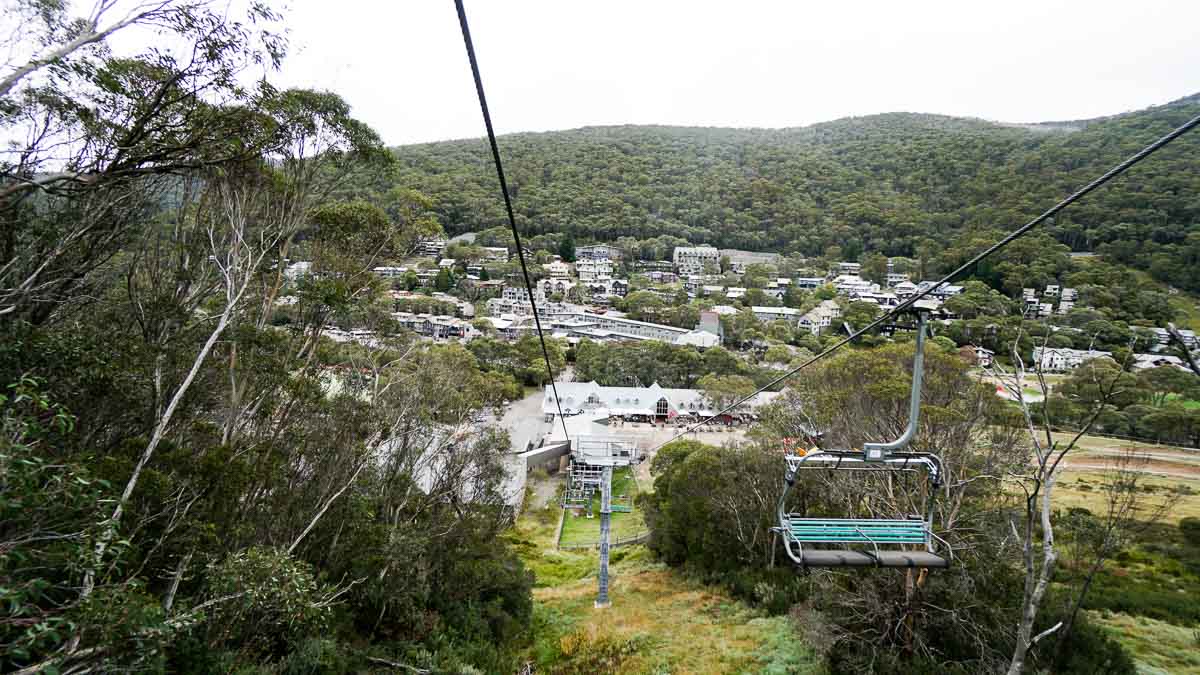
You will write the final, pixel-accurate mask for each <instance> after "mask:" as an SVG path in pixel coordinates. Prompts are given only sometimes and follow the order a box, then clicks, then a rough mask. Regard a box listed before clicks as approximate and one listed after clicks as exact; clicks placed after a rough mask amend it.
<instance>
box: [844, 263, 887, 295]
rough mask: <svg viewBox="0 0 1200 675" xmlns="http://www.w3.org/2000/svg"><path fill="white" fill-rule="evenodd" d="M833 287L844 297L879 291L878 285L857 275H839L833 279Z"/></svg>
mask: <svg viewBox="0 0 1200 675" xmlns="http://www.w3.org/2000/svg"><path fill="white" fill-rule="evenodd" d="M856 264H857V263H856ZM833 287H834V288H836V289H837V291H838V293H841V294H842V295H856V294H864V293H872V292H875V291H878V290H879V285H878V284H873V283H871V282H870V281H867V280H866V279H863V278H862V277H860V276H858V275H857V274H839V275H838V276H836V277H834V279H833Z"/></svg>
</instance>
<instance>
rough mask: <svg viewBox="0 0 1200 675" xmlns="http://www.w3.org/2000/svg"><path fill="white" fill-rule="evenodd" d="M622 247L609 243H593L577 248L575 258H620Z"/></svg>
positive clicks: (578, 259) (577, 259)
mask: <svg viewBox="0 0 1200 675" xmlns="http://www.w3.org/2000/svg"><path fill="white" fill-rule="evenodd" d="M620 259H621V249H619V248H617V247H616V246H609V245H608V244H592V245H591V246H579V247H577V248H576V249H575V260H576V261H580V260H620Z"/></svg>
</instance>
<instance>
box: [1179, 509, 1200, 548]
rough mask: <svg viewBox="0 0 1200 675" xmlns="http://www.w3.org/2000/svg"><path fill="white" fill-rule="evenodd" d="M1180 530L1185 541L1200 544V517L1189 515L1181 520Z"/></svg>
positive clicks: (1194, 544)
mask: <svg viewBox="0 0 1200 675" xmlns="http://www.w3.org/2000/svg"><path fill="white" fill-rule="evenodd" d="M1179 532H1180V534H1182V535H1183V539H1184V541H1186V542H1187V543H1189V544H1191V545H1192V546H1200V518H1193V517H1190V516H1189V517H1187V518H1184V519H1182V520H1180V521H1179Z"/></svg>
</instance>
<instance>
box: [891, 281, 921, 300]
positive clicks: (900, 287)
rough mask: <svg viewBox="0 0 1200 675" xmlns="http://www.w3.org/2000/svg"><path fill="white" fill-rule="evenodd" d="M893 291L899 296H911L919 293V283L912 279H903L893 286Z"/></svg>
mask: <svg viewBox="0 0 1200 675" xmlns="http://www.w3.org/2000/svg"><path fill="white" fill-rule="evenodd" d="M892 292H893V293H895V294H896V297H899V298H911V297H912V296H914V295H916V294H917V285H916V284H914V283H913V282H911V281H901V282H900V283H898V284H896V285H895V286H893V287H892Z"/></svg>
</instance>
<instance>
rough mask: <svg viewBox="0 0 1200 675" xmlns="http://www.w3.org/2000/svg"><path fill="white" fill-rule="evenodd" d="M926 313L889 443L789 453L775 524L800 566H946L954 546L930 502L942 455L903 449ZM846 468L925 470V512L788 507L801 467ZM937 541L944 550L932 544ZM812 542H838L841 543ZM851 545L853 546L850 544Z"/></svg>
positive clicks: (920, 318)
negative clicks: (855, 513) (902, 411)
mask: <svg viewBox="0 0 1200 675" xmlns="http://www.w3.org/2000/svg"><path fill="white" fill-rule="evenodd" d="M925 321H926V318H925V313H924V312H918V313H917V344H916V354H915V356H914V357H913V381H912V393H911V397H910V401H909V417H908V426H907V427H906V428H905V430H904V433H903V434H901V436H900V438H897V439H896V440H894V441H892V442H890V443H865V444H863V448H862V450H819V449H818V450H813V451H810V452H804V451H803V450H800V451H798V452H797V453H796V454H790V453H789V454H788V455H787V458H786V462H787V469H786V472H785V474H784V482H785V485H784V491H783V495H782V496H781V497H780V499H779V506H778V509H777V511H778V517H779V526H778V527H776V528H773V529H774V530H775V531H776V532H778V533H779V534H781V535H782V537H783V542H784V549H785V550H786V551H787V554H788V557H789V558H791V559H792V561H793V562H795V563H796V564H797V565H799V566H800V567H801V568H809V567H901V568H945V567H949V566H950V559H951V557H952V555H953V552H952V551H951V549H950V546H949V544H947V543H946V541H945V540H944V539H942V538H941V537H938V536H937V535H936V534H934V532H933V505H934V498H935V496H936V494H937V490H938V487H939V486H940V485H941V481H942V476H943V474H944V471H943V469H942V460H941V459H940V458H939V457H938V456H937V455H935V454H933V453H929V452H902V451H903V450H904V449H905V448H907V447H908V444H909V443H910V442H911V441H912V439H913V436H915V435H916V431H917V420H918V415H919V412H920V407H921V379H922V368H923V366H924V361H925V351H924V348H925ZM814 468H826V469H830V470H845V471H875V472H914V473H915V472H924V473H925V475H926V476H927V478H928V480H929V485H930V489H929V499H928V501H927V503H926V506H925V512H924V514H921V515H914V516H909V517H905V518H891V519H882V518H809V517H806V516H803V515H799V514H795V513H789V512H788V511H787V506H786V505H787V499H788V495H789V494H790V493H791V491H792V488H793V487H794V486H795V483H796V474H797V473H798V472H799V471H800V470H801V469H814ZM935 540H936V541H937V542H939V543H941V544H942V545H943V546H944V548H945V550H946V551H947V554H948V555H945V556H943V555H941V554H939V553H938V552H937V550H936V549H935V547H934V542H935ZM812 544H818V545H821V544H836V545H839V546H840V547H839V548H830V547H818V546H812ZM851 546H854V547H856V548H850V547H851Z"/></svg>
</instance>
